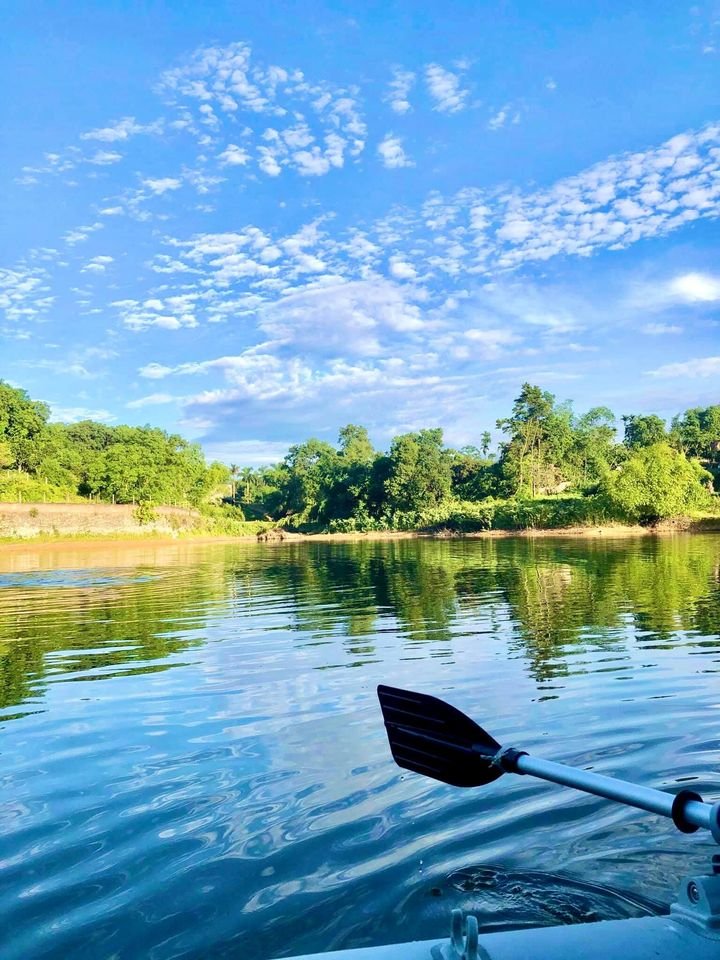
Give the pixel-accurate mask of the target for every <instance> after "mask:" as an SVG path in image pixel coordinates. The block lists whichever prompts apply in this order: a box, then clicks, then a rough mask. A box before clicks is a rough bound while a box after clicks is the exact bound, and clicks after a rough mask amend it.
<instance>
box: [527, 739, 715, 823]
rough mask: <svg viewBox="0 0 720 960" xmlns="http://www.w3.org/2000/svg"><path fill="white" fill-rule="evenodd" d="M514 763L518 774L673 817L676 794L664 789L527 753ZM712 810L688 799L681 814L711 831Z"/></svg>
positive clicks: (708, 806) (704, 804)
mask: <svg viewBox="0 0 720 960" xmlns="http://www.w3.org/2000/svg"><path fill="white" fill-rule="evenodd" d="M516 765H517V770H518V773H528V774H530V775H532V776H533V777H540V779H541V780H550V781H551V782H552V783H560V784H562V785H563V786H565V787H575V789H576V790H584V791H585V792H586V793H593V794H595V796H597V797H605V798H607V799H608V800H619V801H620V802H621V803H626V804H628V805H629V806H631V807H639V808H640V810H649V811H650V813H659V814H660V816H661V817H670V818H671V819H672V815H673V802H674V800H675V797H674V795H673V794H672V793H666V792H665V791H664V790H654V789H653V788H652V787H640V786H637V785H636V784H634V783H626V782H625V781H624V780H615V779H614V778H613V777H605V776H603V775H602V774H600V773H592V772H591V771H589V770H577V769H575V768H574V767H566V766H565V765H564V764H562V763H554V762H553V761H552V760H538V759H537V758H536V757H531V756H529V755H528V754H526V753H525V754H522V755H521V756H519V757H518V758H517V761H516ZM711 811H712V806H711V805H710V804H709V803H703V802H702V801H700V800H688V801H687V802H686V803H685V806H684V808H683V817H684V819H685V820H687V821H688V823H691V824H693V826H696V827H704V828H705V829H706V830H710V829H711V822H712V819H711Z"/></svg>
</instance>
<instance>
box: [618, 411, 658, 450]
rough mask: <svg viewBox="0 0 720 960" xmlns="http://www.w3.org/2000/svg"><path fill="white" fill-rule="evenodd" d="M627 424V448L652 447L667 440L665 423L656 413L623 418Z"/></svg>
mask: <svg viewBox="0 0 720 960" xmlns="http://www.w3.org/2000/svg"><path fill="white" fill-rule="evenodd" d="M623 423H624V424H625V446H626V447H629V448H630V449H631V450H637V449H638V448H640V447H651V446H653V444H656V443H663V442H664V441H665V440H667V433H666V431H665V421H664V420H662V419H661V418H660V417H657V416H655V414H654V413H651V414H648V415H646V416H645V415H633V416H628V417H623Z"/></svg>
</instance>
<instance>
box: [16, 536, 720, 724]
mask: <svg viewBox="0 0 720 960" xmlns="http://www.w3.org/2000/svg"><path fill="white" fill-rule="evenodd" d="M201 559H202V562H200V561H201ZM133 571H134V573H135V574H137V572H138V568H137V567H135V568H133ZM144 572H146V573H150V574H153V575H156V574H157V572H158V571H157V570H153V569H152V568H149V569H147V570H145V571H144ZM212 601H215V602H216V603H217V602H219V603H220V604H221V605H222V606H223V608H224V611H225V615H226V616H230V617H232V616H234V615H236V614H238V612H240V613H242V615H243V617H245V618H249V619H250V620H251V621H253V623H257V624H259V625H260V628H261V629H267V630H268V631H269V630H272V629H276V628H281V629H287V627H288V619H289V620H290V627H291V629H292V631H293V633H294V634H295V638H294V640H293V642H294V643H295V644H296V645H299V646H304V645H309V644H318V645H322V644H334V645H335V646H337V644H338V640H340V642H341V643H342V645H343V648H344V651H345V653H344V656H345V661H344V664H345V665H356V666H362V665H363V664H365V663H368V662H369V661H371V660H372V659H373V658H377V657H378V656H382V650H381V647H382V644H383V643H384V642H385V641H384V638H385V637H388V636H389V637H391V638H393V639H392V640H391V641H390V642H392V643H395V644H396V643H397V642H398V641H397V640H395V639H394V637H395V635H396V634H399V637H400V640H399V642H400V643H402V644H404V645H405V646H406V647H415V648H417V647H418V646H423V647H425V648H426V649H427V650H428V654H432V653H434V652H435V649H443V650H445V649H447V648H448V644H449V643H452V638H453V636H454V635H455V634H457V633H459V632H461V633H462V634H463V635H467V634H468V633H472V632H476V633H478V637H479V638H480V636H481V635H482V636H485V635H487V634H488V633H490V634H492V635H494V636H495V637H496V638H499V639H501V640H502V639H503V638H504V639H505V640H506V642H507V644H508V649H509V650H510V651H511V652H512V651H517V654H518V655H519V656H522V657H524V658H526V659H527V661H528V669H529V671H530V673H531V675H532V676H533V677H535V678H536V679H537V680H538V681H540V682H542V681H544V680H547V679H549V678H552V677H558V676H562V675H565V674H567V673H569V672H570V671H577V670H578V669H580V668H581V667H580V665H579V663H578V658H577V657H574V658H571V657H570V654H571V653H575V654H577V653H578V652H580V651H581V650H582V649H588V650H597V649H602V650H607V651H608V652H609V653H613V654H616V655H622V653H623V651H626V650H628V648H629V645H633V644H637V645H638V646H640V647H644V646H652V647H653V648H662V647H666V646H673V645H675V644H676V643H677V642H678V634H679V633H682V634H683V637H682V642H683V643H686V644H691V645H692V644H693V643H696V644H698V652H700V651H701V650H702V645H705V646H707V645H708V643H709V644H710V645H711V647H714V645H715V641H714V639H713V638H716V637H717V634H718V624H719V623H720V538H718V537H711V536H708V537H698V536H695V537H689V536H687V537H675V538H672V539H654V538H650V537H648V538H646V539H643V540H631V541H603V540H578V541H573V540H559V539H557V540H550V539H538V540H524V539H507V540H492V539H490V540H446V541H429V540H391V541H364V542H346V543H328V542H314V543H299V544H288V545H285V544H283V545H281V546H278V547H272V548H264V547H257V546H255V545H254V544H253V545H247V546H245V545H239V546H231V547H226V548H213V550H212V552H211V553H210V554H208V555H207V556H204V555H203V556H202V558H200V556H199V555H198V561H197V562H195V563H193V562H192V557H191V558H190V560H189V562H187V563H186V565H185V566H181V567H173V566H169V567H167V568H163V570H162V571H161V575H160V576H159V577H157V576H154V578H153V579H149V580H148V579H146V580H142V579H140V580H137V579H136V580H135V581H128V582H126V583H123V584H120V585H107V584H105V585H103V584H102V583H100V584H99V585H96V586H94V587H93V586H88V585H87V584H84V585H83V584H80V585H78V586H64V587H55V588H40V587H35V588H33V589H28V587H27V586H26V587H23V588H22V589H21V588H20V587H17V586H15V587H11V588H8V587H6V588H5V589H4V591H3V606H2V612H1V613H0V708H5V711H6V713H5V715H7V708H8V707H10V706H12V705H14V704H20V703H23V702H27V701H28V700H30V699H32V698H33V697H37V696H38V693H39V692H40V691H41V690H42V687H43V684H44V683H45V682H46V679H47V678H48V676H49V675H50V674H52V673H62V674H63V676H64V677H67V676H68V675H70V676H72V673H73V672H76V673H77V674H78V675H82V676H83V677H85V678H95V679H101V678H102V677H104V676H111V675H117V674H118V673H128V672H130V671H133V670H140V671H149V670H157V669H163V668H164V667H166V666H169V665H170V664H171V662H172V661H169V660H167V658H168V657H170V656H171V655H172V654H175V653H178V652H179V651H182V650H184V649H187V648H188V647H190V646H192V645H194V644H197V643H201V642H202V630H203V628H204V626H205V625H206V622H207V615H208V612H209V610H210V607H211V604H212ZM694 634H699V635H700V637H701V639H697V640H695V639H694ZM438 644H439V645H440V647H437V648H436V645H438ZM163 660H166V661H167V662H166V663H165V664H163V662H162V661H163ZM330 662H331V661H330V659H329V660H328V663H330ZM708 668H709V667H708Z"/></svg>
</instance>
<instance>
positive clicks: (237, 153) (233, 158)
mask: <svg viewBox="0 0 720 960" xmlns="http://www.w3.org/2000/svg"><path fill="white" fill-rule="evenodd" d="M218 160H219V161H220V163H221V164H222V165H223V166H231V167H237V166H241V167H244V166H245V165H246V164H248V163H249V162H250V154H249V153H248V152H247V150H245V149H244V147H238V146H237V145H236V144H234V143H229V144H228V145H227V147H225V149H224V150H223V152H222V153H220V154H218Z"/></svg>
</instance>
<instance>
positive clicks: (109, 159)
mask: <svg viewBox="0 0 720 960" xmlns="http://www.w3.org/2000/svg"><path fill="white" fill-rule="evenodd" d="M119 160H122V154H121V153H117V151H115V150H98V152H97V153H94V154H93V155H92V157H88V158H87V162H88V163H93V164H95V165H96V166H99V167H106V166H109V165H110V164H112V163H117V162H118V161H119Z"/></svg>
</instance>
